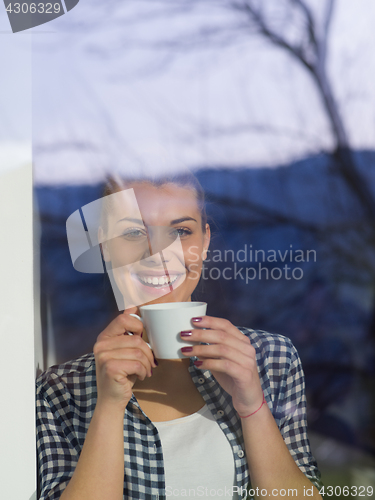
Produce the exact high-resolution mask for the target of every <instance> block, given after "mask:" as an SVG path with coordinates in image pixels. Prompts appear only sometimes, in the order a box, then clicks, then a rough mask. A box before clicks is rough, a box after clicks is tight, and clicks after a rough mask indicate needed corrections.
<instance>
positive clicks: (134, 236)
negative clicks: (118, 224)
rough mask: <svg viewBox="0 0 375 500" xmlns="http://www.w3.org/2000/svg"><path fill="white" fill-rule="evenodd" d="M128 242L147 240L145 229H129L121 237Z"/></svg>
mask: <svg viewBox="0 0 375 500" xmlns="http://www.w3.org/2000/svg"><path fill="white" fill-rule="evenodd" d="M121 236H122V237H123V238H124V239H126V240H140V239H142V238H146V231H145V230H143V229H137V228H134V229H133V228H132V229H127V230H126V231H124V232H123V233H122V235H121Z"/></svg>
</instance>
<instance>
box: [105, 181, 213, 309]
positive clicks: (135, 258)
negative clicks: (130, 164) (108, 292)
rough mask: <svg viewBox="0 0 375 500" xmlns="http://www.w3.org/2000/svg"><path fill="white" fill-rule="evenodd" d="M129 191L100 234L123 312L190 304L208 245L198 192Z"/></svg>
mask: <svg viewBox="0 0 375 500" xmlns="http://www.w3.org/2000/svg"><path fill="white" fill-rule="evenodd" d="M128 187H129V189H128V190H125V191H120V192H119V193H115V196H113V203H112V206H111V209H110V210H109V213H108V214H107V223H106V228H105V230H104V229H102V228H100V229H99V241H101V242H102V251H103V257H104V260H105V261H106V262H110V263H111V267H112V270H113V276H114V279H115V281H116V284H117V286H118V288H119V290H120V292H121V294H122V296H123V298H124V302H125V308H126V309H128V308H129V307H132V306H134V305H136V306H139V305H144V304H149V303H160V302H185V301H188V300H190V298H191V294H192V293H193V291H194V290H195V288H196V286H197V284H198V281H199V279H200V275H201V270H202V261H203V259H204V258H205V256H206V252H207V249H208V245H209V242H210V229H209V226H208V224H206V227H205V231H203V228H202V216H201V212H200V209H199V206H198V202H197V197H196V192H195V190H194V189H192V188H190V187H181V186H179V185H176V184H172V183H168V184H164V185H162V186H160V187H159V186H158V187H157V186H154V185H152V184H150V183H146V182H144V183H134V184H131V185H129V186H128ZM130 188H131V189H132V190H133V192H132V191H131V190H130ZM134 195H135V196H134Z"/></svg>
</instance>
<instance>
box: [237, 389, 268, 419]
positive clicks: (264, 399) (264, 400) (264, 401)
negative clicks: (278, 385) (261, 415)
mask: <svg viewBox="0 0 375 500" xmlns="http://www.w3.org/2000/svg"><path fill="white" fill-rule="evenodd" d="M264 403H266V398H265V397H264V392H263V401H262V404H261V405H260V406H259V408H258V409H257V410H255V411H253V413H250V415H246V417H241V415H238V416H239V417H240V418H247V417H251V415H254V414H255V413H256V412H257V411H259V410H260V409H261V408H262V406H263V405H264Z"/></svg>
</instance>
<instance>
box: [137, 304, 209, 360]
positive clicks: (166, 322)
mask: <svg viewBox="0 0 375 500" xmlns="http://www.w3.org/2000/svg"><path fill="white" fill-rule="evenodd" d="M139 310H140V313H141V316H142V322H143V324H144V327H145V329H146V332H147V337H148V339H149V341H150V344H151V348H152V350H153V351H154V355H155V357H156V358H159V359H178V358H186V356H184V355H183V354H182V352H181V347H187V346H193V345H196V344H197V343H199V342H187V341H186V340H182V338H181V336H180V333H181V332H182V331H184V330H192V329H193V328H194V325H193V324H192V321H191V320H192V318H196V317H200V316H205V314H206V310H207V304H206V302H169V303H165V304H151V305H147V306H141V307H140V308H139Z"/></svg>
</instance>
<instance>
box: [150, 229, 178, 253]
mask: <svg viewBox="0 0 375 500" xmlns="http://www.w3.org/2000/svg"><path fill="white" fill-rule="evenodd" d="M169 231H170V228H168V227H164V226H153V227H151V228H149V230H148V234H149V247H150V254H151V255H153V254H158V253H160V252H162V251H163V250H166V249H167V248H168V247H169V246H170V245H171V244H172V243H173V241H174V240H175V239H176V238H173V237H172V238H171V236H170V234H169ZM165 253H168V252H165Z"/></svg>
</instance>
